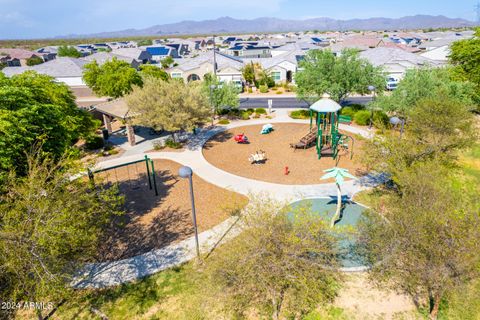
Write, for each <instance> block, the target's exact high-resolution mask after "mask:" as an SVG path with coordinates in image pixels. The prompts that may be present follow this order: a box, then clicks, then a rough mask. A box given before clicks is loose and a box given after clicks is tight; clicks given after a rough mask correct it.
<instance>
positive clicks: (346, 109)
mask: <svg viewBox="0 0 480 320" xmlns="http://www.w3.org/2000/svg"><path fill="white" fill-rule="evenodd" d="M355 113H357V112H356V111H355V110H354V109H353V108H352V107H343V108H342V110H340V114H341V115H342V116H349V117H352V118H353V117H354V116H355Z"/></svg>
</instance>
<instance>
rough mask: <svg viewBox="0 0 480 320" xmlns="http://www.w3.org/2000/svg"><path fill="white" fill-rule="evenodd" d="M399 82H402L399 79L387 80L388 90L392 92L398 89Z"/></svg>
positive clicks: (390, 78)
mask: <svg viewBox="0 0 480 320" xmlns="http://www.w3.org/2000/svg"><path fill="white" fill-rule="evenodd" d="M399 82H400V80H398V79H397V78H394V77H388V78H387V85H386V88H387V90H390V91H391V90H395V89H397V86H398V83H399Z"/></svg>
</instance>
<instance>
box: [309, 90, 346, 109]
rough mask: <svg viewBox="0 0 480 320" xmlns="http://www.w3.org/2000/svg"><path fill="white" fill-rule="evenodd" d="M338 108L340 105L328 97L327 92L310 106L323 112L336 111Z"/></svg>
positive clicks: (340, 107)
mask: <svg viewBox="0 0 480 320" xmlns="http://www.w3.org/2000/svg"><path fill="white" fill-rule="evenodd" d="M340 109H342V106H341V105H339V104H338V103H337V102H335V101H333V100H332V99H330V95H329V94H327V93H325V94H324V95H323V96H322V99H320V100H318V101H317V102H315V103H314V104H312V105H311V106H310V110H312V111H315V112H323V113H326V112H337V111H338V110H340Z"/></svg>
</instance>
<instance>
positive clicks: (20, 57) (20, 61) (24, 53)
mask: <svg viewBox="0 0 480 320" xmlns="http://www.w3.org/2000/svg"><path fill="white" fill-rule="evenodd" d="M0 56H2V57H3V58H2V59H1V60H2V63H4V64H6V65H7V66H8V67H20V66H26V65H27V60H28V59H30V58H33V57H39V58H42V56H41V55H39V54H38V53H37V52H34V51H29V50H25V49H11V48H0Z"/></svg>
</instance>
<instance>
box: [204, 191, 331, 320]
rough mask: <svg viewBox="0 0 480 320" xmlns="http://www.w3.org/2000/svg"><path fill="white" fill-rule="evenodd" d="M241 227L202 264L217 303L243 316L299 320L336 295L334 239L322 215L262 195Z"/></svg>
mask: <svg viewBox="0 0 480 320" xmlns="http://www.w3.org/2000/svg"><path fill="white" fill-rule="evenodd" d="M240 228H241V229H240V230H239V232H240V234H239V235H238V236H236V237H235V238H233V239H231V240H229V242H228V243H226V244H224V245H223V246H221V247H219V248H217V250H215V251H214V252H213V253H212V255H211V256H210V257H209V258H208V259H207V260H206V261H205V263H204V265H202V266H200V269H201V270H200V271H201V272H202V274H203V275H204V276H205V278H206V279H207V282H206V286H205V287H206V291H207V292H206V295H212V292H213V299H214V300H215V304H216V305H217V306H218V305H219V303H218V302H219V301H220V302H222V303H223V305H224V308H225V311H227V312H229V313H233V314H234V315H233V316H239V317H241V316H242V315H244V314H245V313H246V312H248V311H250V312H251V311H254V312H256V313H257V314H259V315H260V316H263V315H264V314H266V315H270V317H271V318H272V319H279V318H280V317H281V318H282V319H283V318H285V319H289V318H294V317H295V318H301V316H302V315H304V314H305V313H307V312H308V311H310V310H313V309H314V308H315V307H317V306H318V304H319V303H322V302H326V301H331V300H332V298H333V297H334V296H335V289H336V287H337V286H336V283H337V281H339V275H338V274H337V273H336V272H335V267H336V266H337V261H336V258H335V252H336V251H335V250H336V249H335V240H334V236H333V235H332V234H331V233H330V232H329V231H328V227H327V226H326V225H325V222H324V221H322V219H321V218H320V217H319V215H318V214H316V213H313V212H311V211H310V209H309V208H297V209H292V208H289V207H285V206H284V205H283V204H281V203H278V202H276V201H274V200H271V199H268V198H265V197H259V198H256V199H253V201H252V202H251V203H250V204H249V207H248V209H247V212H246V213H245V215H243V216H242V218H241V220H240Z"/></svg>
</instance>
